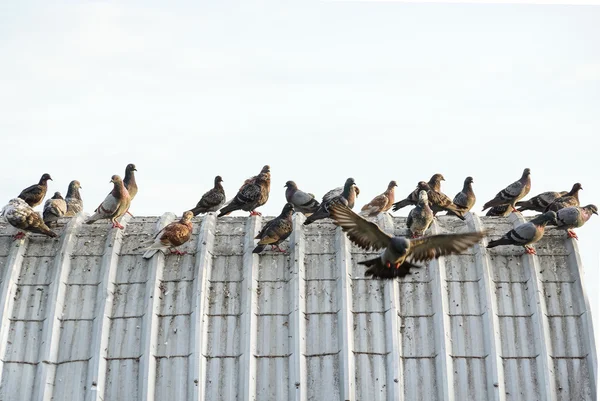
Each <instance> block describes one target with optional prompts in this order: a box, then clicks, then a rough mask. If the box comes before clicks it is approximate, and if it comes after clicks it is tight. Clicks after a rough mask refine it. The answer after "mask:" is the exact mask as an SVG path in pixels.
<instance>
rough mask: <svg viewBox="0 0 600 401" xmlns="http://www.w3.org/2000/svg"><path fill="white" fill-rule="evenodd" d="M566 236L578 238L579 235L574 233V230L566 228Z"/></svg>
mask: <svg viewBox="0 0 600 401" xmlns="http://www.w3.org/2000/svg"><path fill="white" fill-rule="evenodd" d="M567 237H569V238H574V239H576V240H579V237H577V234H575V231H571V230H567Z"/></svg>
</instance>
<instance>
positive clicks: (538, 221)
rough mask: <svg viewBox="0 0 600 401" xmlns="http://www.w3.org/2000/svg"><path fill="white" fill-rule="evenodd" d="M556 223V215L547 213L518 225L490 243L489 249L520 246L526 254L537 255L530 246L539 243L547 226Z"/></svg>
mask: <svg viewBox="0 0 600 401" xmlns="http://www.w3.org/2000/svg"><path fill="white" fill-rule="evenodd" d="M549 223H556V213H554V212H546V213H544V214H540V215H538V216H536V217H535V218H534V219H532V220H530V221H528V222H526V223H523V224H521V225H518V226H517V227H515V228H514V229H512V230H510V231H509V232H507V233H506V234H504V236H503V237H501V238H499V239H497V240H494V241H490V242H489V243H488V246H487V247H488V248H494V247H496V246H499V245H520V246H523V247H525V252H527V253H528V254H533V255H535V254H536V253H535V248H533V247H532V246H530V245H531V244H534V243H536V242H538V241H539V240H540V239H541V238H542V237H543V236H544V231H545V229H546V224H549Z"/></svg>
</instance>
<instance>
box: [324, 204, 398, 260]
mask: <svg viewBox="0 0 600 401" xmlns="http://www.w3.org/2000/svg"><path fill="white" fill-rule="evenodd" d="M329 214H330V215H331V217H332V218H333V219H334V220H335V224H336V225H338V226H340V227H342V230H344V231H345V232H346V233H348V238H350V240H351V241H352V242H354V243H355V244H356V245H358V246H359V247H361V248H363V249H365V250H369V249H371V248H372V249H383V248H386V247H387V246H388V244H389V243H390V240H391V239H392V237H391V236H390V235H388V234H386V233H384V232H383V231H381V229H380V228H379V226H377V224H375V223H371V222H370V221H367V220H365V219H363V218H362V217H360V216H359V215H357V214H356V213H354V212H353V211H352V210H351V209H350V208H349V207H348V206H346V205H343V204H340V203H336V204H335V205H332V206H331V208H330V209H329Z"/></svg>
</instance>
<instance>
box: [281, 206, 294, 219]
mask: <svg viewBox="0 0 600 401" xmlns="http://www.w3.org/2000/svg"><path fill="white" fill-rule="evenodd" d="M292 213H294V205H292V204H291V203H286V204H285V205H284V206H283V210H282V211H281V215H282V216H289V215H291V214H292Z"/></svg>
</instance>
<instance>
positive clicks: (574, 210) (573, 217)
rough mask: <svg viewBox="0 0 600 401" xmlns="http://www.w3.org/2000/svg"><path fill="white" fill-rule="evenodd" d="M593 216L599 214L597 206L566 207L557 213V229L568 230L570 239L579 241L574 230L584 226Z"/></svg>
mask: <svg viewBox="0 0 600 401" xmlns="http://www.w3.org/2000/svg"><path fill="white" fill-rule="evenodd" d="M592 214H596V215H597V214H598V207H597V206H596V205H587V206H584V207H579V206H570V207H565V208H563V209H560V210H559V211H558V212H556V227H557V228H558V229H560V230H567V235H568V236H569V238H575V239H579V238H578V237H577V234H575V232H574V231H573V230H572V229H573V228H579V227H581V226H582V225H584V224H585V223H586V222H587V221H588V220H589V219H590V217H592Z"/></svg>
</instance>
